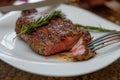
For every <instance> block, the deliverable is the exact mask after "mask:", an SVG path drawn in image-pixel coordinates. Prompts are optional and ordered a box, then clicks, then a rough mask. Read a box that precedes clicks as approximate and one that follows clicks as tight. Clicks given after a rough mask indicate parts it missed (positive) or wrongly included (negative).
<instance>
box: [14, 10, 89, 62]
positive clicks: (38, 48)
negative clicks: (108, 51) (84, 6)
mask: <svg viewBox="0 0 120 80" xmlns="http://www.w3.org/2000/svg"><path fill="white" fill-rule="evenodd" d="M24 12H26V11H24ZM24 12H22V16H21V17H19V18H18V20H17V21H16V28H15V31H16V33H17V34H19V33H20V32H21V28H22V25H27V24H29V23H31V22H33V21H35V20H37V19H38V18H39V17H41V16H45V15H46V14H44V13H40V12H36V11H34V12H35V13H33V12H32V11H27V14H24ZM28 12H32V14H31V13H30V14H28ZM83 35H84V36H83ZM81 37H84V39H85V44H84V46H87V43H88V42H90V41H91V36H90V34H89V32H87V31H84V30H81V29H80V28H79V27H77V26H76V25H74V24H73V23H72V22H71V21H70V20H68V19H66V18H55V19H53V20H50V21H49V23H48V24H47V25H44V26H42V27H40V28H38V29H37V30H36V31H34V32H31V33H26V34H23V35H21V36H20V38H22V39H23V40H25V41H26V42H27V43H28V44H29V45H30V47H31V48H32V49H33V50H34V51H35V52H36V53H38V54H41V55H46V56H48V55H52V54H56V53H59V52H62V51H68V50H71V49H72V50H71V51H73V50H74V48H72V47H73V46H75V44H76V43H77V42H78V40H79V39H80V38H81ZM85 48H86V49H85V50H86V51H88V47H85ZM73 57H75V58H76V56H74V55H73ZM80 60H81V59H80Z"/></svg>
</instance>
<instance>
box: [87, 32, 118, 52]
mask: <svg viewBox="0 0 120 80" xmlns="http://www.w3.org/2000/svg"><path fill="white" fill-rule="evenodd" d="M118 42H120V31H117V32H112V33H109V34H107V35H104V36H102V37H99V38H97V39H95V40H93V41H91V42H90V43H88V47H89V48H90V49H91V50H92V51H93V52H95V51H96V50H99V49H101V48H104V47H106V46H108V45H111V44H114V43H118Z"/></svg>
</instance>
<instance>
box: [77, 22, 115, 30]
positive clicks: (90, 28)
mask: <svg viewBox="0 0 120 80" xmlns="http://www.w3.org/2000/svg"><path fill="white" fill-rule="evenodd" d="M76 25H77V26H78V27H80V28H83V29H87V30H89V31H99V32H115V31H116V30H110V29H105V28H102V27H95V26H84V25H81V24H76Z"/></svg>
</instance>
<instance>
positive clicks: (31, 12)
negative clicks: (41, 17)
mask: <svg viewBox="0 0 120 80" xmlns="http://www.w3.org/2000/svg"><path fill="white" fill-rule="evenodd" d="M35 12H37V10H36V9H30V10H23V11H22V13H21V14H22V16H28V15H30V14H33V13H35Z"/></svg>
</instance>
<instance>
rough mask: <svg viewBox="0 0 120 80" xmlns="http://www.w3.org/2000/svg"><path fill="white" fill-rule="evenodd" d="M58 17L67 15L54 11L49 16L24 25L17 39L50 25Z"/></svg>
mask: <svg viewBox="0 0 120 80" xmlns="http://www.w3.org/2000/svg"><path fill="white" fill-rule="evenodd" d="M57 17H65V15H64V14H63V13H62V12H61V11H53V12H51V13H49V14H48V15H46V16H42V17H40V18H39V19H38V20H36V21H33V22H31V23H29V24H28V25H22V29H21V32H20V33H19V34H17V36H16V37H19V36H21V35H22V34H26V33H31V32H33V31H35V30H36V29H38V28H39V27H41V26H43V25H46V24H48V23H49V21H50V20H52V19H54V18H57Z"/></svg>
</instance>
